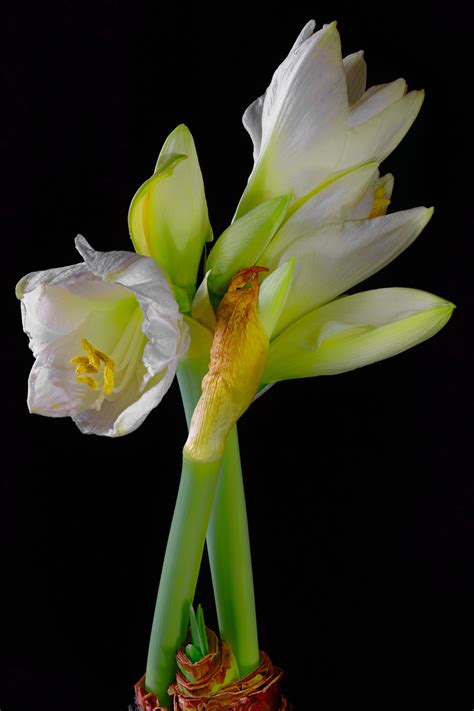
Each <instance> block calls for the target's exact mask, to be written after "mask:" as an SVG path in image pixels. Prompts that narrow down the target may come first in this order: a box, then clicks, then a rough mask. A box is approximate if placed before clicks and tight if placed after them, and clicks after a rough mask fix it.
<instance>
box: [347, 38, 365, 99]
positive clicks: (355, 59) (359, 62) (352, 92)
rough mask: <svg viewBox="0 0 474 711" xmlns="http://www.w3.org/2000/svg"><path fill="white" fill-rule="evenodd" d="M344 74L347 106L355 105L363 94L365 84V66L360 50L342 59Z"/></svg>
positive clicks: (362, 53)
mask: <svg viewBox="0 0 474 711" xmlns="http://www.w3.org/2000/svg"><path fill="white" fill-rule="evenodd" d="M344 72H345V74H346V82H347V98H348V99H349V104H355V102H356V101H358V100H359V99H360V97H361V96H362V94H363V93H364V91H365V86H366V83H367V65H366V63H365V59H364V52H363V51H362V50H361V51H360V52H355V53H354V54H349V55H348V56H347V57H344Z"/></svg>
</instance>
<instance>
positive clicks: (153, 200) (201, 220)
mask: <svg viewBox="0 0 474 711" xmlns="http://www.w3.org/2000/svg"><path fill="white" fill-rule="evenodd" d="M129 228H130V234H131V237H132V240H133V243H134V245H135V248H136V250H137V251H138V252H139V253H140V254H148V255H150V256H152V257H153V258H154V259H155V261H156V262H157V263H158V264H159V266H160V267H161V268H162V269H164V270H165V272H166V273H167V274H168V275H169V276H170V278H171V280H172V282H173V283H174V284H175V285H176V286H178V287H181V288H182V289H184V290H186V291H187V292H188V294H189V295H190V296H191V297H192V296H193V294H194V289H195V284H196V275H197V271H198V267H199V262H200V259H201V254H202V250H203V247H204V244H205V242H206V241H209V240H210V239H212V230H211V226H210V224H209V216H208V211H207V204H206V197H205V193H204V184H203V180H202V175H201V169H200V167H199V161H198V158H197V153H196V148H195V145H194V140H193V137H192V135H191V133H190V131H189V129H188V128H187V127H186V126H184V125H180V126H178V127H177V128H176V129H175V130H174V131H173V132H172V133H171V134H170V135H169V136H168V138H167V139H166V141H165V143H164V145H163V148H162V150H161V153H160V155H159V158H158V162H157V164H156V168H155V173H154V175H153V177H152V178H151V179H150V180H149V181H147V182H146V183H145V184H144V185H143V186H142V187H141V188H140V189H139V191H138V192H137V194H136V195H135V197H134V198H133V200H132V204H131V206H130V211H129Z"/></svg>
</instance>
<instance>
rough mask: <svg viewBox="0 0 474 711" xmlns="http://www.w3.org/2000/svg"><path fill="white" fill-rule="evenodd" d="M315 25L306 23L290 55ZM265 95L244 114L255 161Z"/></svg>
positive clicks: (307, 37)
mask: <svg viewBox="0 0 474 711" xmlns="http://www.w3.org/2000/svg"><path fill="white" fill-rule="evenodd" d="M315 27H316V23H315V21H314V20H310V21H309V22H307V23H306V25H305V26H304V27H303V29H302V30H301V32H300V34H299V35H298V37H297V38H296V42H295V43H294V45H293V47H292V48H291V51H290V55H291V53H292V52H294V51H295V50H296V49H297V48H298V47H299V46H300V44H302V43H303V42H305V41H306V40H307V39H309V38H310V37H311V35H312V34H313V32H314V30H315ZM265 96H266V94H263V96H259V97H258V99H255V101H253V102H252V103H251V104H250V106H249V107H248V108H247V109H246V110H245V112H244V115H243V116H242V123H243V124H244V127H245V128H246V129H247V131H248V132H249V134H250V138H251V139H252V143H253V159H254V161H256V160H257V158H258V156H259V153H260V146H261V143H262V111H263V104H264V100H265Z"/></svg>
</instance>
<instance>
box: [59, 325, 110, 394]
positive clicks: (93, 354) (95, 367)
mask: <svg viewBox="0 0 474 711" xmlns="http://www.w3.org/2000/svg"><path fill="white" fill-rule="evenodd" d="M81 344H82V347H83V348H84V350H85V351H86V353H87V356H74V358H71V360H70V361H69V362H70V363H71V365H75V366H76V375H77V376H79V377H77V378H76V381H77V382H78V383H84V384H85V385H88V386H89V387H90V388H92V389H94V390H95V389H96V388H97V381H96V380H95V379H94V378H92V377H90V375H84V376H83V375H81V373H92V374H94V375H96V374H97V373H98V372H99V367H100V364H101V362H102V363H103V364H104V384H103V388H104V392H105V394H106V395H110V394H111V393H112V392H113V389H114V385H115V382H114V371H115V363H114V361H113V360H112V358H109V356H108V355H106V354H105V353H103V352H102V351H98V350H97V348H94V346H93V345H92V343H90V342H89V341H88V340H87V338H82V339H81Z"/></svg>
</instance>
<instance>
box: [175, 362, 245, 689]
mask: <svg viewBox="0 0 474 711" xmlns="http://www.w3.org/2000/svg"><path fill="white" fill-rule="evenodd" d="M205 372H206V370H205V369H204V367H203V366H202V367H201V369H198V368H193V369H191V368H190V367H189V366H188V365H186V363H184V362H182V365H181V366H180V367H179V369H178V381H179V386H180V390H181V397H182V399H183V404H184V409H185V412H186V418H187V420H188V424H189V421H190V419H191V415H192V413H193V410H194V407H195V406H196V403H197V401H198V400H199V397H200V395H201V380H202V377H203V375H204V373H205ZM207 547H208V552H209V561H210V565H211V574H212V582H213V586H214V596H215V601H216V609H217V617H218V622H219V633H220V636H221V639H223V640H226V641H227V642H228V643H229V644H230V646H231V648H232V651H233V653H234V656H235V659H236V661H237V664H238V667H239V672H240V676H241V677H243V676H245V675H246V674H248V673H249V672H251V671H253V670H254V669H255V668H256V666H257V665H258V663H259V647H258V635H257V618H256V613H255V598H254V590H253V577H252V562H251V555H250V542H249V535H248V524H247V511H246V506H245V494H244V487H243V481H242V469H241V465H240V455H239V443H238V438H237V427H234V428H233V429H232V431H231V433H230V435H229V437H228V439H227V444H226V449H225V453H224V459H223V466H222V469H221V472H220V475H219V483H218V486H217V491H216V494H215V498H214V505H213V508H212V514H211V520H210V523H209V528H208V532H207Z"/></svg>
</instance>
